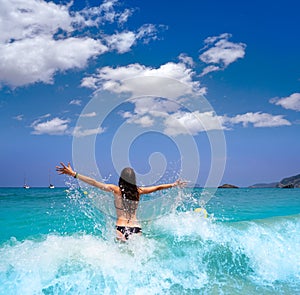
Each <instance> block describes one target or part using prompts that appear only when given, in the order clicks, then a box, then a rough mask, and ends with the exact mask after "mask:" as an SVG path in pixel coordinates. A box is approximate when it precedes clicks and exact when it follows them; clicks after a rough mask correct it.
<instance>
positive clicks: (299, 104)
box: [270, 93, 300, 112]
mask: <svg viewBox="0 0 300 295" xmlns="http://www.w3.org/2000/svg"><path fill="white" fill-rule="evenodd" d="M270 102H271V103H274V104H276V105H280V106H282V107H283V108H285V109H288V110H294V111H298V112H299V111H300V93H293V94H291V95H290V96H287V97H282V98H273V99H271V100H270Z"/></svg>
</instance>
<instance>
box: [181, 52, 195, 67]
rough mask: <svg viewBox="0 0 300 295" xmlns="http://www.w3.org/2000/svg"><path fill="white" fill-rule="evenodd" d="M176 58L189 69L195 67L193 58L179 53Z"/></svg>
mask: <svg viewBox="0 0 300 295" xmlns="http://www.w3.org/2000/svg"><path fill="white" fill-rule="evenodd" d="M178 58H179V60H180V61H181V62H182V63H184V64H186V65H188V66H190V67H193V66H194V65H195V63H194V61H193V58H192V57H190V56H188V55H187V54H185V53H181V54H180V55H179V57H178Z"/></svg>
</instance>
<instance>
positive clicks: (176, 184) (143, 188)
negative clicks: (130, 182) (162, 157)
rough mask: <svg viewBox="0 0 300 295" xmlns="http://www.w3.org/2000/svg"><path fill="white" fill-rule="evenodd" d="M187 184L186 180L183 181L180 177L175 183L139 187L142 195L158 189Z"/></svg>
mask: <svg viewBox="0 0 300 295" xmlns="http://www.w3.org/2000/svg"><path fill="white" fill-rule="evenodd" d="M185 185H186V182H185V181H182V180H179V179H178V180H176V181H175V182H173V183H166V184H160V185H155V186H148V187H140V188H139V193H140V194H141V195H142V194H150V193H153V192H156V191H160V190H163V189H168V188H172V187H176V186H179V187H181V188H182V187H184V186H185Z"/></svg>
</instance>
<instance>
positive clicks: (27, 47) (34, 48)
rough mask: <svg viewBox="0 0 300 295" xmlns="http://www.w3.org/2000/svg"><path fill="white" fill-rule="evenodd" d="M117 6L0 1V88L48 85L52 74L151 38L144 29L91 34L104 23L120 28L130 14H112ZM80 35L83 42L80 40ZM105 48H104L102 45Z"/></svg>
mask: <svg viewBox="0 0 300 295" xmlns="http://www.w3.org/2000/svg"><path fill="white" fill-rule="evenodd" d="M117 3H118V1H116V0H110V1H104V2H103V4H101V5H99V6H97V7H90V8H85V9H83V10H81V11H76V12H75V11H73V10H72V9H71V6H72V4H73V3H72V2H70V3H69V4H67V5H63V4H55V3H53V2H46V1H42V0H27V1H23V0H10V1H5V0H0V86H1V84H7V85H9V86H11V87H18V86H23V85H27V84H31V83H36V82H43V83H52V82H53V78H54V75H55V73H57V72H59V71H66V70H70V69H74V68H78V69H82V68H84V67H85V66H86V65H87V63H88V61H89V60H90V59H91V58H93V57H96V56H98V55H101V54H103V53H105V52H107V51H109V50H117V51H118V52H119V53H124V52H127V51H128V50H130V49H131V47H132V46H133V45H134V44H136V42H137V40H141V41H144V42H145V40H146V39H147V38H148V39H155V38H156V33H157V28H156V27H155V26H153V25H144V26H142V27H141V28H140V29H139V30H138V31H137V32H131V31H124V32H120V33H116V34H113V35H111V36H109V35H105V34H104V35H103V33H102V35H101V34H99V33H97V34H96V36H97V37H96V38H93V37H87V36H93V34H94V33H93V32H94V31H93V30H92V29H94V28H95V27H96V28H97V32H99V31H100V30H99V26H101V32H104V31H105V25H106V24H107V23H116V24H123V23H124V22H126V21H127V20H128V18H129V16H130V15H131V14H132V10H130V9H125V10H123V11H117V9H116V6H117ZM82 36H83V37H82ZM105 43H107V46H106V45H105Z"/></svg>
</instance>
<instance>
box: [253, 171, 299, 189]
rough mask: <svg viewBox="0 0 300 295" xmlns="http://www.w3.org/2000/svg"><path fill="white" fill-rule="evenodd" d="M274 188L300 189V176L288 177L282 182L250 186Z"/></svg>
mask: <svg viewBox="0 0 300 295" xmlns="http://www.w3.org/2000/svg"><path fill="white" fill-rule="evenodd" d="M272 187H279V188H283V187H299V188H300V174H298V175H295V176H291V177H286V178H283V179H282V180H280V181H279V182H272V183H256V184H253V185H250V186H249V188H272Z"/></svg>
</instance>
